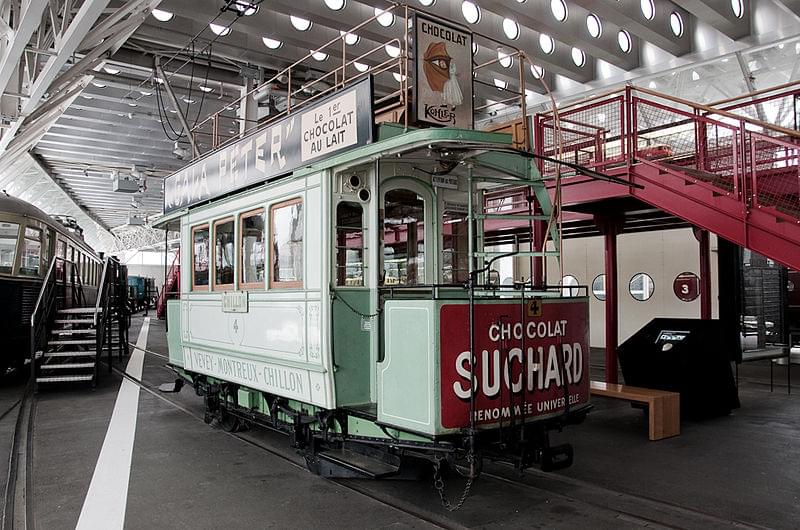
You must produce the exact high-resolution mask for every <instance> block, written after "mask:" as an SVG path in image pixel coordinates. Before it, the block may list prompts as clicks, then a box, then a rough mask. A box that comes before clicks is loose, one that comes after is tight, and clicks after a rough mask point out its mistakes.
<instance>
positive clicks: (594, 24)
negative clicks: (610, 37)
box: [586, 13, 603, 39]
mask: <svg viewBox="0 0 800 530" xmlns="http://www.w3.org/2000/svg"><path fill="white" fill-rule="evenodd" d="M586 31H588V32H589V35H591V36H592V37H594V38H595V39H599V38H600V35H602V34H603V24H602V23H601V22H600V19H599V18H597V15H595V14H593V13H590V14H588V15H586Z"/></svg>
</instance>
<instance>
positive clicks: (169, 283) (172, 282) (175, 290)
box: [156, 251, 181, 318]
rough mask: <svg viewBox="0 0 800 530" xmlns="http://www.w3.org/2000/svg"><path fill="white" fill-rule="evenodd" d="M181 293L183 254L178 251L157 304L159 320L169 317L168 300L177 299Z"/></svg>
mask: <svg viewBox="0 0 800 530" xmlns="http://www.w3.org/2000/svg"><path fill="white" fill-rule="evenodd" d="M180 291H181V254H180V251H178V252H177V253H176V254H175V258H174V259H173V260H172V265H171V266H170V268H169V271H167V277H166V279H165V281H164V287H163V288H162V289H161V293H160V294H159V295H158V301H157V302H156V316H157V317H158V318H166V316H167V300H169V299H170V297H177V296H178V294H179V293H180Z"/></svg>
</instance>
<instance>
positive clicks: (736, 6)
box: [731, 0, 744, 18]
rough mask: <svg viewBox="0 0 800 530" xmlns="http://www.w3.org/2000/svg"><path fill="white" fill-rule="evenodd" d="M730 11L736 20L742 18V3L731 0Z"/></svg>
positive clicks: (741, 1)
mask: <svg viewBox="0 0 800 530" xmlns="http://www.w3.org/2000/svg"><path fill="white" fill-rule="evenodd" d="M731 11H733V16H735V17H736V18H742V16H744V1H743V0H731Z"/></svg>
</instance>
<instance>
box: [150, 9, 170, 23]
mask: <svg viewBox="0 0 800 530" xmlns="http://www.w3.org/2000/svg"><path fill="white" fill-rule="evenodd" d="M151 14H152V15H153V17H155V19H156V20H158V21H159V22H169V21H170V20H172V18H173V17H174V16H175V13H170V12H169V11H164V10H163V9H153V11H151Z"/></svg>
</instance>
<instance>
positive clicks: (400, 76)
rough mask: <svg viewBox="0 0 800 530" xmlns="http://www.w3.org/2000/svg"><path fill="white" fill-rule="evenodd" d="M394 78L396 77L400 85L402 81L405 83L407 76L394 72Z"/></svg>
mask: <svg viewBox="0 0 800 530" xmlns="http://www.w3.org/2000/svg"><path fill="white" fill-rule="evenodd" d="M392 77H394V80H395V81H397V82H398V83H399V82H401V81H405V79H406V76H404V75H400V74H399V73H397V72H392Z"/></svg>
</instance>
